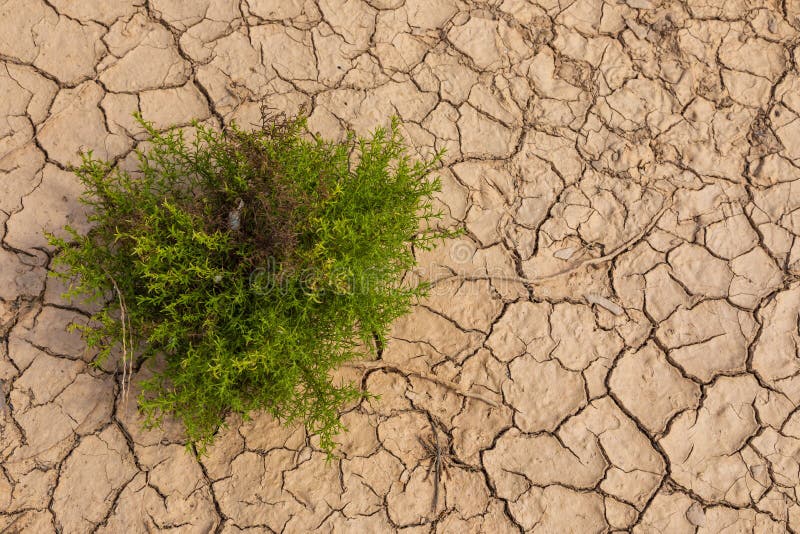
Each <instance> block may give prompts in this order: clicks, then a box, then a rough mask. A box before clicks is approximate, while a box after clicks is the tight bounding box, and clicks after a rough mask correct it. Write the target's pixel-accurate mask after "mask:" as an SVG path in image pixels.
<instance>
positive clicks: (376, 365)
mask: <svg viewBox="0 0 800 534" xmlns="http://www.w3.org/2000/svg"><path fill="white" fill-rule="evenodd" d="M343 365H346V366H348V367H355V368H359V369H382V370H386V371H395V372H397V373H402V374H404V375H409V376H416V377H417V378H422V379H423V380H428V381H430V382H434V383H435V384H439V385H440V386H443V387H445V388H447V389H449V390H451V391H454V392H455V393H457V394H459V395H461V396H462V397H468V398H470V399H476V400H479V401H481V402H485V403H486V404H488V405H490V406H492V407H494V408H498V407H499V406H500V405H499V404H497V402H495V401H494V400H492V399H490V398H489V397H485V396H484V395H481V394H480V393H472V392H471V391H466V390H465V389H464V388H462V387H461V386H460V385H459V384H456V383H455V382H451V381H450V380H445V379H444V378H439V377H438V376H436V375H433V374H430V373H425V372H423V371H416V370H414V369H408V368H405V367H401V366H400V365H397V364H394V363H389V362H384V361H381V360H372V361H366V362H365V361H350V362H346V363H344V364H343Z"/></svg>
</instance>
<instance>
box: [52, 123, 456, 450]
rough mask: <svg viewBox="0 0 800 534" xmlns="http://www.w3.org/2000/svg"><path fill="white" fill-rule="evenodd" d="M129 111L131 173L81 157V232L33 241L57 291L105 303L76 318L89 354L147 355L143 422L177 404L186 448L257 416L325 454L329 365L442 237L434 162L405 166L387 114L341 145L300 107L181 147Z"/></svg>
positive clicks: (346, 356) (404, 302)
mask: <svg viewBox="0 0 800 534" xmlns="http://www.w3.org/2000/svg"><path fill="white" fill-rule="evenodd" d="M137 119H138V120H139V122H140V124H142V126H143V127H144V128H145V129H146V131H147V134H148V139H147V141H148V146H149V148H148V149H147V150H145V151H137V153H136V155H137V156H138V172H136V173H134V174H131V173H128V172H126V171H124V170H121V169H120V168H119V167H117V166H115V165H113V164H112V163H111V162H108V161H102V160H98V159H95V158H94V157H93V156H92V154H91V153H88V154H86V155H84V157H83V162H82V164H81V165H80V166H79V167H78V168H77V169H75V172H76V173H77V175H78V176H79V178H80V180H81V181H82V182H83V184H84V186H85V188H86V192H85V194H84V195H83V197H82V199H81V200H82V201H83V202H84V203H85V204H87V205H88V206H89V207H90V208H91V213H92V215H91V216H90V221H91V222H92V223H93V226H92V228H91V230H90V231H89V232H88V233H86V234H85V235H81V234H79V233H78V232H76V231H75V230H74V229H72V228H69V227H67V231H68V232H69V234H70V237H69V238H68V239H62V238H58V237H55V236H54V235H48V237H49V239H50V243H51V244H52V245H54V246H55V247H56V252H57V254H56V255H55V260H54V261H55V263H56V264H61V265H62V266H65V267H66V269H62V271H61V273H60V276H63V277H65V278H67V279H69V280H71V281H72V283H71V286H70V288H69V291H68V292H67V293H66V296H67V297H70V298H73V297H76V296H81V297H82V298H88V299H89V300H99V301H101V302H104V303H105V305H104V307H103V308H102V309H101V310H100V311H98V312H97V313H95V314H94V315H93V317H92V321H91V322H90V323H89V324H88V325H87V326H81V327H79V328H80V330H81V331H82V334H83V336H84V337H85V339H86V341H87V344H88V345H89V346H90V347H95V348H97V349H98V350H99V355H98V356H97V359H96V363H98V364H99V363H102V362H103V361H104V359H106V358H107V357H108V355H109V354H110V351H111V350H112V348H114V347H115V346H121V347H122V349H123V366H122V368H123V372H128V373H130V371H129V370H128V368H127V367H126V363H125V362H126V358H125V356H124V355H125V354H128V355H129V356H128V358H127V361H128V362H130V361H132V356H131V355H133V354H137V357H138V358H140V359H143V360H154V359H155V358H156V357H157V356H159V355H162V356H163V364H162V365H161V367H160V368H157V370H156V374H155V375H154V376H153V378H151V379H148V380H145V381H142V383H141V386H142V393H141V395H140V396H139V399H138V401H139V409H140V410H141V411H142V413H143V414H144V415H145V425H146V426H153V425H157V424H159V423H160V422H161V420H162V418H163V416H164V415H166V414H169V413H172V414H175V415H176V416H178V417H179V418H180V419H181V420H182V421H183V423H184V424H185V427H186V433H187V438H188V440H189V443H190V444H193V445H196V446H197V450H198V451H200V452H202V451H203V450H204V449H205V447H206V445H207V444H208V443H209V442H210V441H211V439H212V437H213V434H214V433H215V431H216V430H217V429H218V428H219V426H220V425H221V424H223V422H224V418H225V417H226V416H227V415H228V414H230V413H239V414H242V415H243V416H244V417H247V416H248V413H249V412H251V411H252V410H257V409H265V410H268V411H269V412H270V413H272V414H273V415H274V416H276V417H279V418H281V419H282V420H284V421H285V422H287V423H292V422H297V421H302V422H303V423H304V424H305V425H306V427H307V428H308V430H309V431H310V432H313V433H317V434H319V437H320V444H321V447H323V448H324V449H325V450H327V451H328V452H329V453H330V451H331V450H332V449H333V447H334V442H333V437H334V436H335V435H336V434H337V433H338V432H339V431H341V430H342V426H341V423H340V421H339V418H338V410H339V408H340V407H341V406H342V404H343V403H345V402H347V401H350V400H354V399H357V398H359V397H360V396H361V395H362V394H363V393H362V392H360V389H359V388H358V387H356V386H355V385H353V384H346V385H343V386H338V385H335V384H334V383H333V382H332V381H331V378H330V372H331V371H332V370H334V369H335V368H337V366H338V365H340V364H341V363H343V362H345V361H347V360H350V359H353V358H358V357H363V356H364V355H365V353H369V352H373V353H374V352H375V351H376V346H380V345H381V343H382V342H383V339H384V336H385V335H386V333H387V328H388V326H389V325H390V323H391V322H392V321H393V320H394V319H395V318H397V317H398V316H400V315H402V314H404V313H406V312H407V311H408V309H409V306H410V305H411V304H412V302H413V300H414V299H415V298H416V297H418V296H419V295H421V294H423V293H424V292H425V289H426V286H425V285H424V284H420V285H408V284H402V283H401V280H402V277H403V275H404V273H406V272H407V271H408V270H409V269H410V268H412V267H413V266H414V264H415V260H414V255H413V250H412V248H413V247H417V248H428V247H431V246H432V245H433V242H434V240H435V239H438V238H442V237H446V236H448V235H451V234H449V233H447V232H443V231H439V230H435V229H433V226H432V224H431V222H432V221H433V220H434V219H436V218H437V217H438V216H439V215H440V214H439V213H438V212H435V211H434V209H433V205H432V195H433V194H434V193H435V192H436V191H437V190H438V189H439V181H438V179H436V180H429V179H427V176H428V175H429V173H430V172H431V171H432V169H433V168H434V167H435V166H436V165H437V163H438V161H439V157H440V156H441V154H438V155H436V156H435V157H434V158H432V159H431V160H429V161H422V162H412V161H411V160H410V159H409V157H408V156H407V155H406V150H405V148H404V142H403V139H402V138H401V136H400V135H399V133H398V123H397V121H396V120H393V121H392V126H391V128H389V129H388V130H386V129H378V130H376V131H375V133H374V134H373V135H372V136H371V137H370V138H366V139H365V138H357V137H356V136H354V135H352V134H351V135H349V136H348V137H347V139H346V140H345V141H343V142H330V141H325V140H322V139H320V138H317V137H315V136H313V135H310V134H309V133H308V132H307V130H306V128H305V120H304V118H303V117H298V118H293V119H283V120H277V119H273V120H268V121H265V123H264V126H263V128H261V129H259V130H256V131H253V132H247V131H243V130H241V129H239V128H237V127H236V126H235V125H232V126H231V127H230V128H228V129H226V130H225V131H223V132H219V131H216V130H214V129H211V128H207V127H204V126H202V125H199V124H197V123H195V124H194V139H193V140H192V141H191V142H189V141H187V139H186V138H185V137H184V133H183V131H182V130H178V129H173V130H169V131H167V132H165V133H159V132H158V131H156V130H155V129H154V128H153V127H152V125H151V124H149V123H147V122H145V121H144V120H143V119H142V118H141V117H138V116H137ZM112 295H113V298H112V297H111V296H112ZM128 365H130V363H129V364H128ZM131 370H132V367H131ZM124 385H125V381H124V379H123V387H124Z"/></svg>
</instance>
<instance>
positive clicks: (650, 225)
mask: <svg viewBox="0 0 800 534" xmlns="http://www.w3.org/2000/svg"><path fill="white" fill-rule="evenodd" d="M671 206H672V202H671V201H670V202H664V205H663V206H662V207H661V209H660V210H659V211H658V213H656V214H655V216H654V217H653V219H652V220H651V221H650V222H649V223H648V224H647V225H646V226H645V227H644V228H643V229H642V230H641V231H640V232H639V233H638V234H636V235H635V236H633V237H632V238H630V239H628V240H627V241H625V242H624V243H622V244H621V245H619V246H618V247H617V248H615V249H614V250H612V251H611V252H609V253H608V254H605V255H603V256H600V257H599V258H589V259H586V260H583V261H576V262H573V263H572V264H571V265H568V266H567V267H566V268H564V269H562V270H561V271H556V272H554V273H550V274H545V275H542V276H535V277H533V278H524V277H522V276H518V277H514V276H481V275H477V276H465V275H459V274H452V275H448V276H444V277H442V278H438V279H436V280H434V281H433V282H431V287H433V286H435V285H436V284H438V283H440V282H446V281H448V280H489V281H501V282H520V283H523V284H535V283H537V282H544V281H546V280H551V279H553V278H558V277H559V276H563V275H565V274H569V273H572V272H574V271H577V270H578V269H580V268H582V267H585V266H587V265H597V264H600V263H605V262H607V261H611V260H613V259H614V258H616V257H617V256H619V255H620V254H622V253H623V252H627V251H628V250H630V248H631V247H632V246H633V245H634V244H635V243H637V242H638V241H640V240H641V239H642V238H643V237H644V236H645V235H646V234H647V233H648V232H649V231H650V230H652V229H653V227H654V226H655V225H656V224H657V223H658V220H659V219H660V218H661V216H662V215H664V212H666V211H667V210H668V209H669V208H670V207H671Z"/></svg>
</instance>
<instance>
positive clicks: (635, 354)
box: [0, 0, 800, 534]
mask: <svg viewBox="0 0 800 534" xmlns="http://www.w3.org/2000/svg"><path fill="white" fill-rule="evenodd" d="M262 105H266V106H268V107H269V108H271V109H273V110H278V111H283V112H286V113H294V112H296V111H298V110H299V109H301V108H304V109H306V110H307V111H308V113H310V121H309V124H310V127H311V129H312V130H314V131H316V132H319V133H321V134H323V135H325V136H328V137H334V138H335V137H338V136H341V135H342V134H343V132H344V131H345V130H346V129H348V128H351V129H355V130H356V131H358V132H362V133H366V132H367V131H369V130H371V129H373V128H374V127H375V126H377V125H378V124H380V123H384V122H385V121H386V119H387V117H388V116H389V115H390V114H397V115H399V116H400V118H401V119H402V121H403V124H404V126H403V128H404V130H403V131H404V134H405V136H406V137H407V139H408V140H409V141H410V143H411V144H412V145H413V147H414V149H415V150H417V151H419V153H420V154H429V153H430V152H432V151H433V150H436V149H441V148H446V149H447V156H446V159H445V166H444V168H443V169H442V170H441V171H440V172H439V174H440V176H441V178H442V181H443V191H442V193H441V194H440V195H439V198H438V200H437V202H439V203H440V205H441V208H442V210H443V211H444V213H445V218H444V221H443V224H446V225H447V226H450V227H454V226H458V225H463V226H465V227H466V229H467V233H466V235H464V236H462V237H460V238H459V239H457V240H454V241H452V242H448V243H446V244H444V245H443V246H441V247H439V248H438V249H436V250H434V251H431V252H425V253H420V254H419V255H418V260H419V265H420V267H419V269H418V271H417V272H416V273H413V274H412V276H419V277H422V278H424V279H426V280H433V281H434V285H433V290H432V292H431V295H430V297H429V298H428V299H427V300H426V301H424V302H422V303H420V305H418V306H417V307H415V309H414V311H413V313H411V314H410V315H409V316H407V317H405V318H403V319H402V320H400V321H398V322H397V323H396V324H395V325H394V328H393V331H392V337H391V340H390V342H389V343H388V344H387V345H386V347H384V349H383V351H382V360H383V362H382V363H381V364H379V365H374V366H362V367H358V366H348V367H344V368H342V370H341V371H340V373H339V374H340V375H341V378H342V379H348V380H356V381H360V382H361V383H362V384H363V385H364V386H365V387H366V388H368V389H369V390H370V391H371V392H373V393H376V394H379V395H380V396H381V398H380V400H377V401H376V400H372V401H369V402H367V401H365V402H362V403H360V404H358V405H353V406H348V407H347V409H346V411H345V413H344V415H343V420H344V423H345V424H346V426H347V427H349V432H348V433H346V434H344V435H342V436H340V441H341V445H340V447H339V453H338V454H339V457H338V459H336V460H335V461H333V462H332V463H330V464H326V462H325V455H324V454H323V453H322V452H320V450H319V448H318V447H317V444H316V441H315V438H314V436H307V435H306V434H305V433H304V431H303V430H302V429H301V428H282V427H281V426H279V425H278V424H277V423H276V422H275V421H273V420H271V419H270V418H269V417H267V416H263V415H258V414H256V415H255V416H254V417H253V419H252V420H250V421H247V422H242V421H237V420H231V421H230V425H229V427H228V428H226V429H224V430H222V431H220V433H219V436H218V437H217V440H216V442H215V444H214V446H213V447H212V448H211V450H210V452H209V454H208V456H206V457H203V458H201V459H200V460H199V461H197V460H196V459H194V458H193V457H192V456H191V455H189V454H187V453H186V451H185V448H184V446H183V441H182V438H181V429H180V427H179V426H178V425H177V424H175V423H173V422H167V424H166V426H165V427H164V428H163V429H160V430H158V431H143V430H142V429H141V427H140V418H139V416H138V415H137V413H136V409H135V402H133V400H132V399H134V398H135V393H136V392H135V391H133V392H132V393H131V395H130V397H131V400H130V401H129V402H126V401H125V399H123V397H122V395H121V388H120V385H121V372H120V368H119V366H115V365H114V364H113V363H109V364H108V365H107V366H106V367H105V368H103V369H94V368H92V367H90V366H89V365H88V362H90V361H91V358H92V354H90V353H87V351H86V348H85V346H84V345H83V344H82V342H81V339H80V338H79V337H78V336H77V334H72V333H67V332H66V331H65V328H66V326H67V325H69V324H70V323H73V322H76V321H77V322H80V321H84V320H86V316H87V312H88V311H89V310H90V308H88V307H87V306H86V305H83V304H81V303H73V304H70V303H67V302H65V301H63V300H61V298H60V294H61V291H62V289H63V288H62V287H60V286H59V283H58V281H57V280H55V279H52V278H48V277H47V276H46V274H47V269H48V266H49V263H50V255H51V252H52V251H51V250H50V249H49V248H48V245H47V243H46V241H45V239H44V237H43V236H42V233H41V230H42V229H43V228H44V229H46V230H50V231H56V230H58V229H59V228H61V227H62V226H63V225H64V224H67V223H68V224H71V225H73V226H75V227H76V228H79V229H85V228H86V213H85V212H84V211H83V210H82V208H81V206H80V205H79V204H78V203H77V202H76V200H77V197H78V195H79V194H80V184H79V183H78V182H77V180H76V178H75V177H74V176H73V175H72V174H71V173H69V172H68V171H67V169H68V167H69V165H71V164H72V163H75V162H76V161H77V159H78V152H79V151H81V150H93V151H94V152H95V154H96V155H98V156H101V157H104V158H110V159H114V160H115V161H118V162H119V164H120V165H130V164H131V162H132V160H133V156H132V151H133V149H134V148H135V147H136V145H137V141H138V140H139V139H141V138H142V131H141V130H140V129H139V128H138V126H137V124H136V123H135V122H134V121H133V119H132V117H131V113H132V112H133V111H137V110H138V111H141V112H142V113H143V115H144V116H145V118H146V119H148V120H152V121H154V122H155V123H156V125H157V126H159V127H167V126H169V125H172V124H179V125H181V124H184V125H185V124H188V122H189V121H190V120H191V119H193V118H199V119H201V120H205V121H207V122H208V123H211V124H214V125H217V126H219V125H222V124H226V123H229V122H230V121H233V120H235V121H236V122H238V123H239V124H240V125H248V124H253V123H255V122H256V120H257V119H258V117H260V108H261V106H262ZM0 238H2V247H1V248H0V336H1V337H0V339H1V340H2V344H0V392H1V393H2V394H1V395H0V531H3V532H25V533H28V532H30V533H36V534H38V533H48V532H63V533H83V532H100V533H121V532H125V533H139V532H141V533H145V532H154V531H159V532H160V531H169V532H181V533H184V532H186V533H191V532H196V533H208V532H222V533H231V534H232V533H235V532H250V533H258V532H287V533H294V532H365V533H375V532H399V531H402V532H406V533H429V532H430V533H432V532H436V533H453V532H458V533H468V532H474V533H478V532H491V533H503V532H520V531H525V532H539V533H567V532H572V533H577V534H584V533H594V532H598V533H599V532H613V531H628V532H635V533H683V532H691V533H711V532H726V533H733V532H743V533H744V532H758V533H783V532H800V502H799V500H798V499H800V495H798V491H800V410H798V406H800V331H799V329H800V0H683V1H679V0H536V1H527V0H484V1H481V0H318V1H315V0H196V1H192V2H186V1H180V0H114V1H113V2H108V1H102V0H0ZM147 372H148V371H147V369H146V368H144V367H142V368H141V369H139V370H138V371H137V377H141V376H142V375H144V374H146V373H147ZM426 375H433V376H435V377H437V379H438V380H439V381H438V382H437V381H433V380H430V379H428V378H425V376H426ZM134 381H135V378H134ZM446 384H450V385H451V386H452V385H453V384H455V385H456V386H457V387H446ZM434 432H435V433H436V436H435V439H434V436H433V433H434ZM436 443H438V444H439V445H438V446H440V448H441V450H440V451H439V456H437V455H436V454H434V453H435V452H436V451H435V450H434V448H432V447H433V445H431V444H436ZM433 461H441V464H442V470H441V480H440V482H439V489H438V493H437V498H436V500H435V503H436V504H435V508H432V503H433V502H434V498H433V497H434V491H435V487H434V481H435V480H436V477H435V476H434V475H432V474H431V473H430V469H429V466H430V463H431V462H433ZM444 466H446V469H445V468H444Z"/></svg>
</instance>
